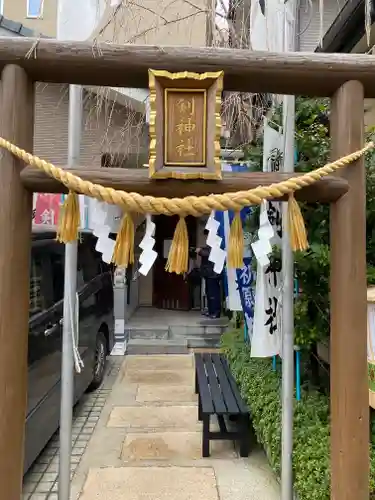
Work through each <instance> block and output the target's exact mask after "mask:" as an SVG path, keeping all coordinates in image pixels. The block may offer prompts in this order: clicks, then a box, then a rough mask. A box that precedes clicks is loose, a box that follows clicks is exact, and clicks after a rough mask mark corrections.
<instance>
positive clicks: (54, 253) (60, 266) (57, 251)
mask: <svg viewBox="0 0 375 500" xmlns="http://www.w3.org/2000/svg"><path fill="white" fill-rule="evenodd" d="M64 251H65V246H63V245H56V246H54V247H53V249H52V248H51V253H50V256H51V266H52V285H53V301H54V303H56V302H59V301H60V300H62V299H63V298H64V262H65V255H64Z"/></svg>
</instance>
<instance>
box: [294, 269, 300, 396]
mask: <svg viewBox="0 0 375 500" xmlns="http://www.w3.org/2000/svg"><path fill="white" fill-rule="evenodd" d="M298 291H299V285H298V280H297V278H295V279H294V297H295V298H298ZM294 349H295V352H296V399H297V401H301V352H300V350H299V347H298V346H295V347H294Z"/></svg>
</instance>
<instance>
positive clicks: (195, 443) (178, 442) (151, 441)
mask: <svg viewBox="0 0 375 500" xmlns="http://www.w3.org/2000/svg"><path fill="white" fill-rule="evenodd" d="M210 452H211V455H210V456H211V458H234V457H235V456H236V453H235V451H234V447H233V442H232V441H211V443H210ZM121 458H122V459H123V460H125V461H137V460H168V461H172V460H189V459H190V460H200V459H201V458H202V433H201V432H155V433H139V434H138V433H137V434H128V435H127V436H126V438H125V441H124V443H123V447H122V453H121Z"/></svg>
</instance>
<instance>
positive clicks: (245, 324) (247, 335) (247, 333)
mask: <svg viewBox="0 0 375 500" xmlns="http://www.w3.org/2000/svg"><path fill="white" fill-rule="evenodd" d="M244 335H245V342H247V341H248V340H249V332H248V328H247V323H246V318H245V323H244Z"/></svg>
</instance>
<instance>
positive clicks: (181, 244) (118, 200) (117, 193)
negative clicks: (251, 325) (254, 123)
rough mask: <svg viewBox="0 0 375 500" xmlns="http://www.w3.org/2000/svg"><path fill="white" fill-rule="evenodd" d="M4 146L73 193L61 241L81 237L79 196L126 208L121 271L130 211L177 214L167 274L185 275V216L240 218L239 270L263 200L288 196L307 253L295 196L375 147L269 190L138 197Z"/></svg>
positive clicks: (118, 257)
mask: <svg viewBox="0 0 375 500" xmlns="http://www.w3.org/2000/svg"><path fill="white" fill-rule="evenodd" d="M0 147H3V148H4V149H6V150H7V151H9V152H10V153H12V154H13V155H14V156H16V157H17V158H20V159H21V160H23V161H24V162H25V163H27V164H29V165H31V166H32V167H36V168H39V169H40V170H42V171H43V172H45V173H46V174H47V175H49V176H50V177H53V178H54V179H56V180H57V181H59V182H61V183H62V184H63V185H64V186H66V187H67V188H68V189H69V194H68V197H67V199H66V200H65V203H64V206H63V207H62V216H61V219H60V224H59V229H58V233H57V237H58V239H59V241H62V242H64V243H67V242H69V241H74V240H75V239H76V238H77V235H78V228H79V203H78V200H77V193H81V194H84V195H86V196H90V197H93V198H96V199H98V200H100V201H105V202H107V203H112V204H116V205H120V206H121V207H123V209H124V212H125V214H124V220H123V223H122V229H121V230H120V231H119V233H118V236H117V241H116V247H115V251H114V255H113V261H114V263H115V264H117V265H119V266H125V267H126V266H127V265H128V264H129V263H132V262H133V261H134V241H133V239H134V223H133V219H132V217H131V216H130V215H129V212H134V213H142V214H164V215H179V216H180V221H179V223H178V225H177V227H176V233H175V238H174V240H176V241H174V242H173V243H172V245H171V250H170V255H169V257H168V263H167V270H168V271H170V272H176V273H178V274H182V273H185V272H186V271H187V269H188V232H187V228H186V221H185V217H186V216H187V215H193V216H195V217H199V216H201V215H203V214H209V213H211V212H212V210H219V211H225V210H234V211H235V213H236V216H235V218H234V221H233V223H232V226H231V233H230V245H229V248H228V266H229V267H234V268H238V267H240V266H242V254H243V229H242V224H241V221H240V216H239V212H240V210H241V209H242V208H243V207H245V206H249V205H259V204H260V203H261V201H262V200H264V199H272V198H280V197H282V196H284V195H289V201H288V209H289V210H288V211H289V217H288V222H289V232H290V239H291V245H292V248H293V250H305V249H306V248H308V243H307V237H306V229H305V224H304V221H303V217H302V214H301V210H300V208H299V205H298V203H297V201H296V200H295V198H294V192H295V191H297V190H299V189H302V188H303V187H306V186H309V185H311V184H314V183H315V182H317V181H319V180H320V179H322V178H323V177H325V176H327V175H329V174H331V173H332V172H334V171H336V170H339V169H340V168H343V167H345V166H347V165H349V164H350V163H352V162H353V161H356V160H358V159H359V158H361V156H363V155H364V154H365V153H366V152H367V151H369V150H370V149H373V148H374V143H372V142H370V143H368V144H367V145H366V146H365V147H364V148H363V149H360V150H358V151H355V152H354V153H351V154H349V155H347V156H345V157H343V158H340V159H338V160H336V161H334V162H332V163H327V164H326V165H325V166H324V167H321V168H318V169H316V170H314V171H312V172H307V173H305V174H303V175H301V176H299V177H292V178H290V179H288V180H285V181H281V182H278V183H274V184H271V185H269V186H259V187H256V188H253V189H249V190H247V191H238V192H235V193H224V194H212V195H209V196H187V197H185V198H161V197H160V198H157V197H153V196H142V195H140V194H138V193H128V192H126V191H122V190H115V189H113V188H108V187H104V186H101V185H100V184H94V183H92V182H90V181H85V180H83V179H81V178H80V177H78V176H76V175H74V174H72V173H70V172H67V171H66V170H64V169H62V168H60V167H56V166H55V165H53V164H52V163H49V162H47V161H45V160H42V159H41V158H39V157H37V156H34V155H32V154H30V153H27V152H26V151H24V150H23V149H20V148H18V147H17V146H15V145H14V144H12V143H10V142H9V141H7V140H5V139H3V138H0Z"/></svg>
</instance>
